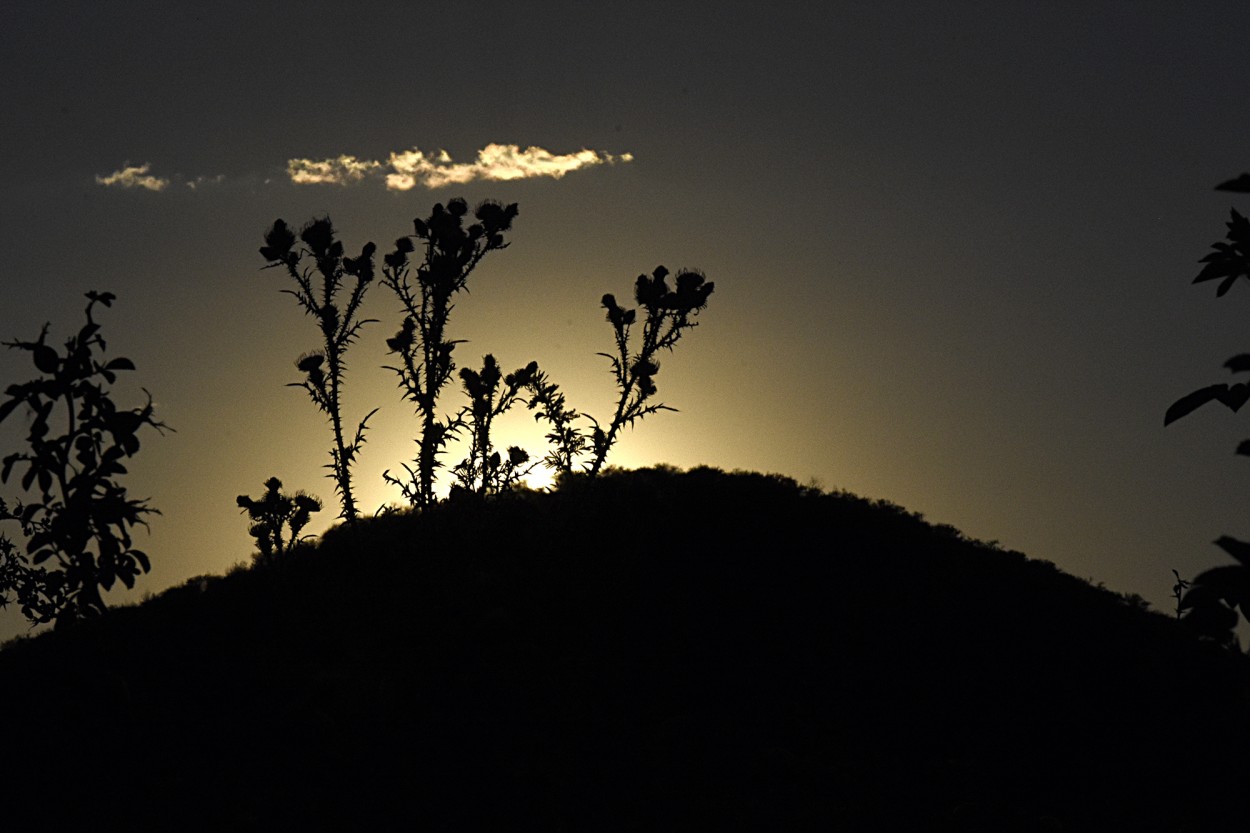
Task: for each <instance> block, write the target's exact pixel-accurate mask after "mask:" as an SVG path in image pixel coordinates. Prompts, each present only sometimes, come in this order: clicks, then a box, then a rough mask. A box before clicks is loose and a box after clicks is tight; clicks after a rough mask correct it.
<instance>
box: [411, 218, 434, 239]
mask: <svg viewBox="0 0 1250 833" xmlns="http://www.w3.org/2000/svg"><path fill="white" fill-rule="evenodd" d="M412 226H413V229H414V230H415V231H416V233H417V237H420V238H421V239H422V240H424V239H425V238H427V237H429V236H430V227H429V226H427V225H426V224H425V220H422V219H421V218H420V217H417V218H416V219H415V220H413V221H412Z"/></svg>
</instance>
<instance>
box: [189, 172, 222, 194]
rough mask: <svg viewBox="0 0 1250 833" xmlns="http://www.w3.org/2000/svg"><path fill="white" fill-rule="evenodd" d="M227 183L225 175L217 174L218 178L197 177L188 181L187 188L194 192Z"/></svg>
mask: <svg viewBox="0 0 1250 833" xmlns="http://www.w3.org/2000/svg"><path fill="white" fill-rule="evenodd" d="M225 181H226V175H225V174H217V176H197V177H196V178H195V179H189V180H187V181H186V186H187V187H188V188H190V189H191V190H192V191H194V190H195V189H196V188H204V187H207V186H210V185H220V184H221V183H223V182H225Z"/></svg>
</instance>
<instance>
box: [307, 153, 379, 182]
mask: <svg viewBox="0 0 1250 833" xmlns="http://www.w3.org/2000/svg"><path fill="white" fill-rule="evenodd" d="M381 167H382V163H381V162H373V161H371V160H368V159H357V158H356V157H355V156H340V157H338V158H337V159H320V160H316V159H288V160H287V163H286V173H287V176H289V177H290V178H291V181H292V182H294V183H295V184H296V185H349V184H351V183H354V182H360V180H362V179H364V178H365V177H366V176H368V175H370V174H372V173H374V172H375V171H376V170H377V169H379V168H381Z"/></svg>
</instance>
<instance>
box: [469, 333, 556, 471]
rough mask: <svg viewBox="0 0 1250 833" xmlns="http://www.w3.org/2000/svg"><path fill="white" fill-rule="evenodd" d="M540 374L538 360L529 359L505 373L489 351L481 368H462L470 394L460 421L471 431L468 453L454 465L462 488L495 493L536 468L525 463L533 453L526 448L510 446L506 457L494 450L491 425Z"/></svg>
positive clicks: (517, 399) (516, 400) (518, 398)
mask: <svg viewBox="0 0 1250 833" xmlns="http://www.w3.org/2000/svg"><path fill="white" fill-rule="evenodd" d="M537 374H538V363H537V362H530V363H529V364H528V365H526V366H525V367H522V368H519V369H518V370H516V371H514V372H512V373H509V374H508V375H507V376H503V375H502V374H501V372H500V370H499V363H498V362H497V361H496V360H495V357H494V356H492V355H490V354H489V353H488V354H487V355H486V356H485V358H484V359H483V360H482V369H481V370H480V371H477V370H472V369H470V368H467V367H465V368H461V370H460V381H461V383H462V384H463V385H464V391H465V393H466V394H468V397H469V405H468V407H467V408H465V409H464V411H463V412H462V419H461V422H462V424H464V425H466V426H467V427H468V429H469V435H470V442H469V455H468V456H467V457H466V458H465V459H464V460H463V461H461V462H460V463H458V464H457V465H456V466H455V467H454V468H453V469H452V474H453V475H454V476H455V478H456V485H457V486H459V487H460V488H461V489H464V490H465V491H467V492H470V493H472V494H476V495H488V494H496V493H498V492H502V491H504V490H506V489H509V488H511V487H512V486H514V485H516V483H517V482H518V481H520V479H521V478H522V477H524V476H525V475H526V474H527V473H529V472H530V471H531V470H532V469H533V465H530V466H528V467H527V466H526V464H527V463H529V459H530V457H529V453H528V452H526V451H525V450H524V449H522V448H519V447H517V446H510V447H509V448H508V450H507V456H506V457H503V456H501V455H500V453H499V452H498V451H496V450H495V447H494V444H493V442H492V441H491V425H492V424H493V422H494V420H495V417H497V416H500V415H501V414H504V413H506V412H507V411H508V410H509V409H510V408H511V407H512V406H513V405H515V404H516V403H517V402H518V401H520V394H521V392H522V391H523V390H525V389H526V388H527V387H529V385H530V384H531V383H532V382H533V379H534V377H535V376H536V375H537ZM501 382H502V388H501V387H500V383H501Z"/></svg>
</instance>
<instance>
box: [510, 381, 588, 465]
mask: <svg viewBox="0 0 1250 833" xmlns="http://www.w3.org/2000/svg"><path fill="white" fill-rule="evenodd" d="M528 388H529V391H530V396H529V398H528V399H527V400H526V403H525V405H526V407H527V408H529V409H530V410H531V411H534V412H535V414H534V419H536V420H538V421H539V422H544V421H545V422H546V423H547V424H548V425H549V426H550V427H551V430H550V431H548V432H547V433H546V434H545V435H544V437H545V439H546V440H547V444H548V446H549V447H550V449H551V450H550V451H549V452H547V455H546V456H545V457H544V458H543V463H545V464H546V465H547V466H549V467H550V468H552V469H553V470H555V471H557V472H560V473H563V474H570V473H572V471H573V467H574V465H576V464H577V461H578V460H580V459H581V457H582V455H583V454H584V453H585V452H586V451H587V449H589V448H590V441H589V440H588V439H587V438H586V435H585V434H583V433H582V431H581V430H580V429H579V428H578V427H577V421H578V420H579V419H581V416H582V415H581V414H579V413H578V412H577V411H576V410H574V409H573V408H570V407H569V406H568V402H567V401H566V400H565V397H564V393H563V392H562V391H561V390H560V386H559V385H557V384H556V383H555V382H552V381H550V380H549V379H548V378H547V375H546V374H545V373H543V372H542V371H541V370H538V371H536V372H535V373H534V374H533V375H532V376H531V377H530V379H529V385H528Z"/></svg>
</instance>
